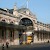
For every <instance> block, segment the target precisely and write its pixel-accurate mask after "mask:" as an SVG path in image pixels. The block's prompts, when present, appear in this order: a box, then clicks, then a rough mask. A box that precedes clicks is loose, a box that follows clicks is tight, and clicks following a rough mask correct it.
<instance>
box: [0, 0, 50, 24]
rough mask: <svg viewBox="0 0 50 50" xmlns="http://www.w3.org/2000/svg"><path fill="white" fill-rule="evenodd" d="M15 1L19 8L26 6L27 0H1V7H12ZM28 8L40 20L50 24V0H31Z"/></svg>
mask: <svg viewBox="0 0 50 50" xmlns="http://www.w3.org/2000/svg"><path fill="white" fill-rule="evenodd" d="M15 3H16V5H17V7H18V8H21V7H26V5H27V0H0V8H9V9H11V8H13V6H14V4H15ZM28 8H29V9H30V11H31V12H32V13H33V14H35V15H36V17H37V20H38V21H40V22H43V23H49V24H50V0H30V1H29V3H28Z"/></svg>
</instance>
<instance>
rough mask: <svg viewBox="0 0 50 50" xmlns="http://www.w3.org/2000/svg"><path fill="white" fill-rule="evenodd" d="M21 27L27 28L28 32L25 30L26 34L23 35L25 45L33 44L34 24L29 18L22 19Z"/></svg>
mask: <svg viewBox="0 0 50 50" xmlns="http://www.w3.org/2000/svg"><path fill="white" fill-rule="evenodd" d="M19 25H24V27H26V28H27V29H26V31H25V30H24V32H23V33H22V36H23V38H24V39H23V41H24V42H23V43H31V42H32V41H33V37H32V30H33V22H32V21H31V20H30V19H29V18H22V19H21V20H20V22H19ZM29 38H30V39H29ZM26 40H27V42H26ZM28 41H29V42H28Z"/></svg>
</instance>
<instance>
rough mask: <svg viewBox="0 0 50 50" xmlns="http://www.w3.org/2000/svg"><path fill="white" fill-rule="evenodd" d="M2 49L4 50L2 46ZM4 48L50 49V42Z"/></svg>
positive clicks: (24, 49) (21, 49)
mask: <svg viewBox="0 0 50 50" xmlns="http://www.w3.org/2000/svg"><path fill="white" fill-rule="evenodd" d="M0 50H2V47H1V49H0ZM4 50H50V44H33V45H20V46H9V48H8V49H7V48H6V47H4Z"/></svg>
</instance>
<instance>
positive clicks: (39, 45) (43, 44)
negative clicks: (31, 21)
mask: <svg viewBox="0 0 50 50" xmlns="http://www.w3.org/2000/svg"><path fill="white" fill-rule="evenodd" d="M48 46H50V43H36V44H35V43H34V44H25V45H24V44H23V45H11V46H9V47H10V48H23V47H28V48H30V47H48Z"/></svg>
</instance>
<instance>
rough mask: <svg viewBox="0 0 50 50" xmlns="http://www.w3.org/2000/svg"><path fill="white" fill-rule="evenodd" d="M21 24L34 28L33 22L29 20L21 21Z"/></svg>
mask: <svg viewBox="0 0 50 50" xmlns="http://www.w3.org/2000/svg"><path fill="white" fill-rule="evenodd" d="M19 24H20V25H24V26H33V23H32V21H31V20H30V19H28V18H23V19H21V20H20V23H19Z"/></svg>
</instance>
